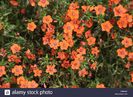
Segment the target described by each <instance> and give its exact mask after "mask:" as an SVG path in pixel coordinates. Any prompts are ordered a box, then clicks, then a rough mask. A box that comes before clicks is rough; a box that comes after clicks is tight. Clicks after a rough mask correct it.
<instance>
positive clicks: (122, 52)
mask: <svg viewBox="0 0 133 97" xmlns="http://www.w3.org/2000/svg"><path fill="white" fill-rule="evenodd" d="M127 54H128V52H127V51H126V49H125V48H121V49H118V50H117V55H118V56H119V57H121V58H122V59H123V58H125V57H126V55H127Z"/></svg>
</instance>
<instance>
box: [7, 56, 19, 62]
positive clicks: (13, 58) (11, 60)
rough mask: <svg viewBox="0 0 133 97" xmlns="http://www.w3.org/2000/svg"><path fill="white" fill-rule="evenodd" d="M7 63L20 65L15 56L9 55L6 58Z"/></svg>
mask: <svg viewBox="0 0 133 97" xmlns="http://www.w3.org/2000/svg"><path fill="white" fill-rule="evenodd" d="M8 61H9V62H15V63H20V62H21V60H20V58H19V57H17V56H16V55H9V56H8Z"/></svg>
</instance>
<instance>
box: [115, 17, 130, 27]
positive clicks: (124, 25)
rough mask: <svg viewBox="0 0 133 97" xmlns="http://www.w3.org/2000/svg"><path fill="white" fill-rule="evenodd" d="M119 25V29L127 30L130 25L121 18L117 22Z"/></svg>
mask: <svg viewBox="0 0 133 97" xmlns="http://www.w3.org/2000/svg"><path fill="white" fill-rule="evenodd" d="M117 25H118V27H119V28H121V29H122V28H126V27H127V25H128V22H127V20H125V19H123V18H120V19H119V20H118V21H117Z"/></svg>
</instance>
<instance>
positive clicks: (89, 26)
mask: <svg viewBox="0 0 133 97" xmlns="http://www.w3.org/2000/svg"><path fill="white" fill-rule="evenodd" d="M85 25H86V26H87V27H88V28H91V27H92V26H93V21H92V19H89V20H87V21H85Z"/></svg>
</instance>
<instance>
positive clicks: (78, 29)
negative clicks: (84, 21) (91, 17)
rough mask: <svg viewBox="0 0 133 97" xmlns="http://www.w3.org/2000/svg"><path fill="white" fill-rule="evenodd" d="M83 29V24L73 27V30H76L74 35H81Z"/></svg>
mask: <svg viewBox="0 0 133 97" xmlns="http://www.w3.org/2000/svg"><path fill="white" fill-rule="evenodd" d="M84 29H85V27H84V26H80V27H78V28H77V29H75V30H74V31H75V32H76V35H77V36H78V37H81V35H82V34H83V32H84Z"/></svg>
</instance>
